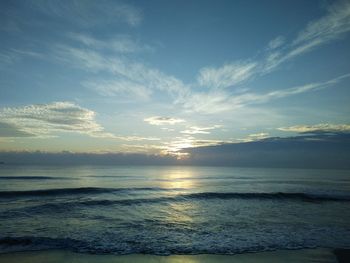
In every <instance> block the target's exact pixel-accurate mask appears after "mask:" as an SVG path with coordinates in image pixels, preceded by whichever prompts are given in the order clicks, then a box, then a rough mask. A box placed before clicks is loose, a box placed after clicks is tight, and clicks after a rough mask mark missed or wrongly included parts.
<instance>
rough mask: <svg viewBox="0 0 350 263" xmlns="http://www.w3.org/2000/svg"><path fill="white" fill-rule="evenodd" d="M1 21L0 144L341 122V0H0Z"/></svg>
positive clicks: (110, 145)
mask: <svg viewBox="0 0 350 263" xmlns="http://www.w3.org/2000/svg"><path fill="white" fill-rule="evenodd" d="M0 31H1V33H0V151H2V152H11V151H15V152H21V151H29V152H31V151H32V152H34V151H43V152H49V153H57V152H62V151H67V152H74V153H142V154H161V155H166V154H170V155H173V156H176V157H177V158H186V156H188V155H189V154H190V152H194V150H193V148H196V147H204V148H205V147H208V146H209V149H212V148H210V146H214V147H215V146H218V147H219V146H222V145H226V144H229V145H232V144H244V143H250V145H252V142H256V141H261V140H272V139H271V138H282V139H283V138H295V137H298V136H302V138H304V137H303V136H305V135H308V136H311V137H312V136H314V137H317V136H318V137H317V139H318V140H320V138H321V137H320V134H323V135H330V134H332V135H344V134H349V133H350V120H349V119H350V117H349V116H350V106H349V105H350V104H349V98H350V89H349V85H350V1H325V0H322V1H316V0H313V1H304V0H302V1H298V0H293V1H277V0H276V1H274V0H268V1H251V0H244V1H243V0H242V1H240V0H236V1H225V0H220V1H213V0H212V1H207V0H200V1H199V0H198V1H195V0H191V1H188V0H187V1H183V0H177V1H155V0H149V1H105V0H101V1H92V0H84V1H83V0H81V1H78V0H70V1H68V0H63V1H58V0H57V1H53V0H45V1H44V0H35V1H34V0H32V1H31V0H27V1H18V0H11V1H10V0H3V1H0ZM311 137H310V138H311ZM326 138H328V137H327V136H323V137H322V138H321V139H326ZM218 147H217V149H220V147H219V148H218ZM186 149H188V151H187V150H186Z"/></svg>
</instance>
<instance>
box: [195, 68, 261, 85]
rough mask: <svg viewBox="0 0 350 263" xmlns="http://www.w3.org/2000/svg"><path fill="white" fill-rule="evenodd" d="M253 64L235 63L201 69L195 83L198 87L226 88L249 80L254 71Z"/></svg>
mask: <svg viewBox="0 0 350 263" xmlns="http://www.w3.org/2000/svg"><path fill="white" fill-rule="evenodd" d="M256 66H257V63H255V62H248V61H246V62H236V63H231V64H226V65H224V66H222V67H219V68H210V67H206V68H202V69H201V70H200V71H199V76H198V78H197V81H198V83H199V85H200V86H206V87H210V88H214V89H218V88H228V87H231V86H233V85H237V84H238V83H240V82H242V81H244V80H246V79H248V78H250V77H251V76H252V75H253V74H254V72H255V69H256Z"/></svg>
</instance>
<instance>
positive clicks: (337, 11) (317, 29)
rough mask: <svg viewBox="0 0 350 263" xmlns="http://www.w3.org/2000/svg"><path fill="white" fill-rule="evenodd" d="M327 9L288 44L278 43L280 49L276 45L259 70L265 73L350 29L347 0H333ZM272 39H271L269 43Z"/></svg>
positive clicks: (349, 3) (349, 12) (340, 35)
mask: <svg viewBox="0 0 350 263" xmlns="http://www.w3.org/2000/svg"><path fill="white" fill-rule="evenodd" d="M327 11H328V13H327V14H326V15H325V16H323V17H321V18H319V19H316V20H314V21H311V22H310V23H309V24H308V25H307V26H306V28H305V29H303V30H301V31H300V32H299V33H298V35H297V37H296V38H295V39H294V40H293V41H292V42H291V43H290V44H289V45H285V46H283V45H280V46H279V47H281V49H279V50H278V49H277V51H276V50H275V49H276V48H277V47H276V48H274V50H273V52H269V53H268V54H267V58H266V60H265V62H264V63H262V64H263V66H262V68H261V72H262V73H263V74H266V73H268V72H270V71H271V70H272V69H275V68H276V67H277V66H279V65H280V64H281V63H282V62H286V61H288V60H290V59H292V58H294V57H296V56H299V55H302V54H304V53H306V52H310V51H312V50H313V49H315V48H317V47H319V46H321V45H324V44H326V43H329V42H331V41H333V40H337V39H339V38H341V37H342V36H343V35H344V34H345V33H347V32H349V31H350V2H349V1H338V2H335V3H334V4H332V5H330V6H329V7H328V9H327ZM274 41H275V40H272V42H270V44H271V43H274Z"/></svg>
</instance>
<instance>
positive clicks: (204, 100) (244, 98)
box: [183, 74, 350, 114]
mask: <svg viewBox="0 0 350 263" xmlns="http://www.w3.org/2000/svg"><path fill="white" fill-rule="evenodd" d="M349 77H350V74H345V75H342V76H339V77H337V78H334V79H331V80H328V81H324V82H316V83H309V84H305V85H302V86H297V87H292V88H287V89H278V90H273V91H269V92H266V93H254V92H246V93H243V94H239V95H231V94H229V93H227V92H225V91H216V92H210V93H194V94H191V96H189V97H187V98H186V99H185V100H184V101H183V105H184V107H185V108H187V109H189V110H192V111H196V112H202V113H208V114H212V113H217V112H221V111H226V110H233V109H237V108H241V107H244V106H247V105H251V104H260V103H266V102H268V101H271V100H275V99H279V98H284V97H288V96H293V95H298V94H302V93H305V92H311V91H315V90H319V89H324V88H327V87H330V86H332V85H335V84H337V83H338V82H340V81H341V80H343V79H345V78H349Z"/></svg>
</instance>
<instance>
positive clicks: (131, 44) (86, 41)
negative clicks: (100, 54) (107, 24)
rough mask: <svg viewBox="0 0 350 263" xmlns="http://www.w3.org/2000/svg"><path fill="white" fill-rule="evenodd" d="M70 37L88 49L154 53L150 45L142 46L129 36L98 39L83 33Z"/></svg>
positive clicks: (72, 34)
mask: <svg viewBox="0 0 350 263" xmlns="http://www.w3.org/2000/svg"><path fill="white" fill-rule="evenodd" d="M68 37H69V38H71V39H73V40H75V41H77V42H78V43H80V44H83V45H85V46H87V47H90V48H93V49H97V50H108V51H113V52H116V53H122V54H123V53H136V52H142V51H153V48H152V47H150V46H149V45H145V44H140V43H139V42H136V41H135V40H133V39H132V38H131V37H130V36H128V35H117V36H114V37H113V38H109V39H103V40H101V39H96V38H94V37H92V36H90V35H86V34H82V33H69V34H68Z"/></svg>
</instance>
